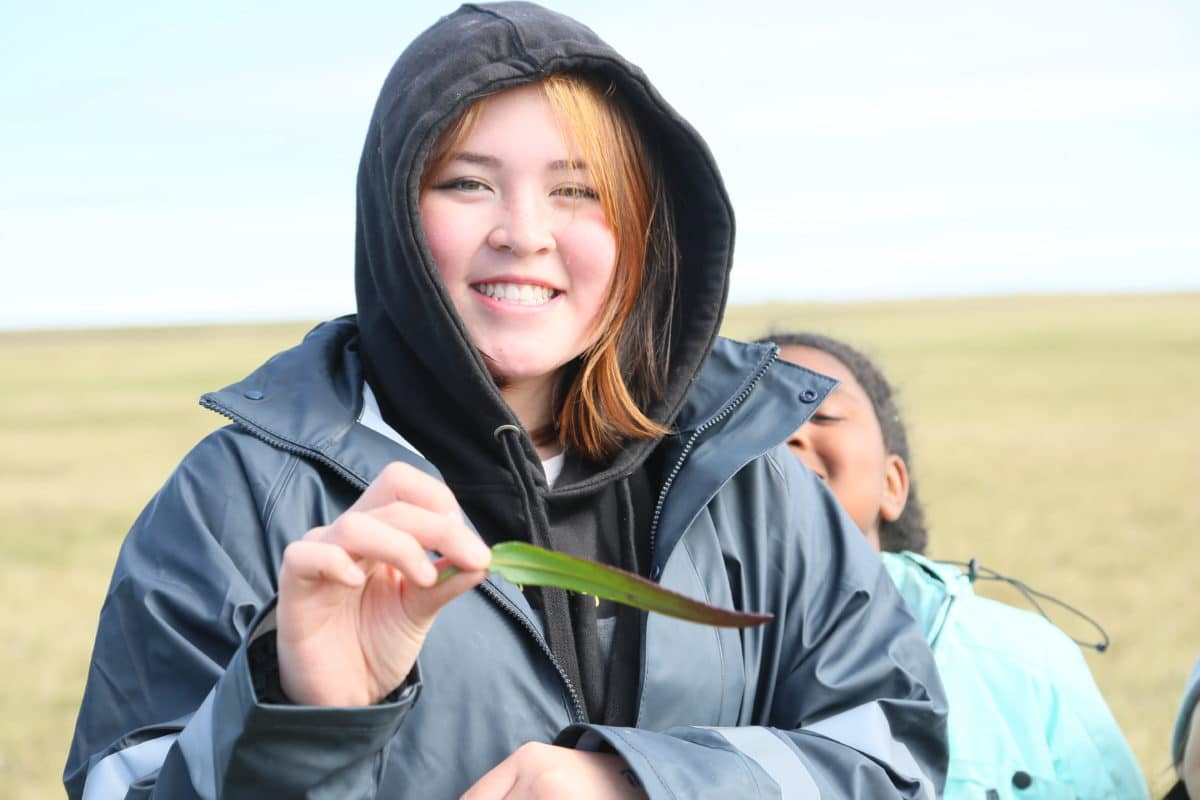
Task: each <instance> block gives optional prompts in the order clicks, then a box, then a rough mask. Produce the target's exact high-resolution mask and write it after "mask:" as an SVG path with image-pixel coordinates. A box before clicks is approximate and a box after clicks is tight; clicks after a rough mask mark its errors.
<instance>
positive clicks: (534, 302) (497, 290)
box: [471, 281, 562, 306]
mask: <svg viewBox="0 0 1200 800" xmlns="http://www.w3.org/2000/svg"><path fill="white" fill-rule="evenodd" d="M471 288H472V289H473V290H475V291H476V292H479V293H480V294H481V295H483V296H484V297H490V298H492V299H493V300H499V301H501V302H505V303H515V304H516V305H521V306H540V305H545V304H546V303H549V302H550V301H551V300H553V299H554V298H555V297H557V296H558V295H560V294H562V292H560V291H558V290H557V289H551V288H550V287H549V286H542V285H540V284H534V283H510V282H507V281H492V282H487V283H473V284H471Z"/></svg>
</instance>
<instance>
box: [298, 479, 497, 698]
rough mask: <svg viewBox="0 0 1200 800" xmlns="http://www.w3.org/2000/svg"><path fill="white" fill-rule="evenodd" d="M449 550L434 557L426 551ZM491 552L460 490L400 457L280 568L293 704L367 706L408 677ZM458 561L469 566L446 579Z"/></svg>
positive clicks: (311, 534)
mask: <svg viewBox="0 0 1200 800" xmlns="http://www.w3.org/2000/svg"><path fill="white" fill-rule="evenodd" d="M430 550H432V551H436V552H438V553H440V554H441V555H442V558H441V559H439V560H438V561H437V562H433V561H431V560H430V559H429V557H428V556H427V555H426V551H430ZM490 560H491V551H490V550H489V549H488V548H487V546H486V545H485V544H484V543H483V542H482V541H481V540H480V539H479V537H478V536H476V535H475V534H474V533H473V532H472V531H471V530H470V529H469V528H468V527H467V526H466V524H465V523H464V522H463V516H462V511H461V510H460V509H459V507H458V502H457V501H456V500H455V499H454V495H453V494H452V493H451V492H450V489H449V488H447V487H446V486H445V485H444V484H442V483H440V482H439V481H437V480H436V479H434V478H432V477H430V476H429V475H426V474H425V473H423V472H421V471H420V470H418V469H416V468H415V467H411V466H409V465H407V464H403V463H398V462H397V463H393V464H390V465H389V466H388V467H387V468H385V469H384V470H383V472H381V473H380V474H379V477H377V478H376V479H375V480H374V481H373V482H372V483H371V485H370V486H368V487H367V489H366V491H364V492H363V493H362V496H361V497H359V499H358V501H357V502H356V503H355V504H354V505H353V506H351V507H350V508H349V509H348V510H347V511H346V512H345V513H343V514H342V515H341V516H340V517H338V518H337V519H336V520H334V521H333V524H332V525H329V526H326V527H320V528H313V529H312V530H311V531H309V532H308V533H307V534H306V535H305V536H304V538H303V539H301V540H300V541H297V542H293V543H292V544H290V545H288V547H287V549H286V550H284V553H283V567H282V569H281V570H280V573H279V602H278V606H277V612H276V619H277V624H278V630H277V632H276V637H277V649H278V654H279V676H280V683H281V686H282V689H283V691H284V693H285V694H287V696H288V698H290V699H291V700H292V702H294V703H299V704H302V705H318V706H361V705H371V704H374V703H377V702H379V701H380V700H381V699H383V698H384V697H386V696H387V695H388V694H389V693H391V692H392V691H393V690H395V689H396V688H397V687H398V686H400V685H401V683H403V681H404V679H405V678H406V677H407V676H408V674H409V672H410V671H411V670H412V667H413V664H414V663H415V662H416V659H417V653H418V652H420V650H421V645H422V644H423V643H424V641H425V634H426V633H427V632H428V631H429V628H430V626H431V625H432V624H433V619H434V616H436V614H437V612H438V611H439V610H441V608H442V606H444V605H445V604H446V603H448V602H450V601H451V600H453V599H454V598H455V597H457V596H458V595H460V594H462V593H463V592H465V591H467V590H469V589H471V588H473V587H474V586H476V585H477V584H479V583H480V582H481V581H482V580H483V579H484V578H485V577H486V576H487V566H488V563H489V561H490ZM450 564H453V565H454V566H457V567H458V568H459V569H461V570H462V572H459V573H457V574H455V575H454V576H452V577H450V578H448V579H447V580H445V581H443V582H442V583H440V584H438V583H437V576H438V573H439V572H440V571H441V570H442V569H444V568H445V567H446V566H447V565H450Z"/></svg>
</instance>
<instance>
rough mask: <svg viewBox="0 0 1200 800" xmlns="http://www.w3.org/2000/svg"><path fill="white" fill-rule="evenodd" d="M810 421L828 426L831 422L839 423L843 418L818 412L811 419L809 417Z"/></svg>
mask: <svg viewBox="0 0 1200 800" xmlns="http://www.w3.org/2000/svg"><path fill="white" fill-rule="evenodd" d="M809 419H810V420H811V421H812V422H815V423H817V424H818V425H827V424H829V423H830V422H837V421H838V420H840V419H841V417H838V416H834V415H833V414H822V413H821V412H820V411H818V412H817V413H816V414H813V415H812V416H811V417H809Z"/></svg>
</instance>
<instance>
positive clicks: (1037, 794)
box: [768, 332, 1148, 800]
mask: <svg viewBox="0 0 1200 800" xmlns="http://www.w3.org/2000/svg"><path fill="white" fill-rule="evenodd" d="M768 338H769V339H770V340H771V341H773V342H776V343H777V344H779V345H781V347H780V358H782V359H784V360H786V361H789V362H791V363H793V364H798V365H800V366H802V367H806V368H808V369H811V370H815V371H817V372H819V373H821V374H823V375H828V376H829V377H831V378H835V379H837V380H838V381H839V382H840V383H839V385H838V388H836V389H834V390H833V392H831V393H830V394H829V396H828V398H827V399H826V400H825V402H824V403H822V404H821V407H820V408H819V409H817V411H816V413H815V414H813V415H812V416H811V417H810V418H809V419H808V420H807V421H805V422H804V424H803V425H801V426H800V427H798V428H797V429H796V430H795V431H793V432H792V434H791V436H789V437H788V446H789V447H790V448H791V450H792V453H793V454H794V455H795V456H796V458H797V459H798V460H799V461H801V462H803V463H804V465H805V466H807V467H808V468H809V469H810V470H811V471H812V472H813V474H814V475H816V476H817V477H818V478H820V479H821V480H822V481H823V482H824V483H825V484H826V485H827V486H828V487H829V489H830V491H831V492H832V493H833V494H834V496H835V497H837V499H838V501H839V502H840V503H841V504H842V505H843V507H845V509H846V512H847V513H848V514H849V515H850V517H851V518H852V519H853V520H854V523H855V525H857V526H858V528H859V530H861V531H862V532H863V534H864V535H865V537H866V538H867V540H868V541H869V542H870V543H871V546H872V547H874V548H875V549H876V550H882V551H883V561H884V565H885V566H886V568H887V570H888V573H889V574H890V575H891V576H892V578H893V579H894V580H895V581H896V585H897V587H898V588H899V589H900V592H901V594H902V595H903V597H904V599H905V601H906V602H907V603H908V606H909V608H910V609H911V610H912V612H913V614H914V615H915V616H916V617H917V619H918V621H920V622H921V624H922V626H923V627H924V629H925V635H926V637H927V639H928V640H929V644H930V646H931V647H932V648H933V652H934V655H935V656H936V658H937V664H938V669H939V670H940V671H941V675H942V680H943V682H944V683H945V686H946V694H947V699H948V700H949V702H950V725H949V732H950V768H949V771H948V773H947V775H946V787H945V795H944V796H945V797H946V798H947V800H970V799H971V798H989V799H994V800H1004V799H1008V800H1033V799H1034V798H1058V797H1073V798H1079V799H1080V800H1084V799H1085V798H1087V799H1089V800H1102V799H1104V798H1118V797H1119V798H1129V800H1138V799H1139V798H1146V797H1147V796H1148V795H1147V790H1146V783H1145V780H1144V778H1143V777H1142V774H1141V770H1140V768H1139V767H1138V764H1137V761H1136V760H1134V757H1133V753H1132V752H1131V751H1130V749H1129V745H1128V744H1127V743H1126V741H1125V737H1124V735H1123V734H1122V733H1121V729H1120V728H1119V727H1118V726H1117V722H1116V720H1115V719H1113V716H1112V712H1110V711H1109V709H1108V705H1107V704H1106V703H1105V702H1104V698H1103V696H1101V694H1100V690H1099V689H1098V688H1097V686H1096V683H1095V681H1094V680H1093V678H1092V674H1091V671H1090V670H1089V669H1088V665H1087V662H1086V661H1085V660H1084V658H1083V654H1082V653H1081V652H1080V650H1079V647H1078V645H1076V644H1075V642H1073V641H1072V640H1071V639H1070V638H1069V637H1068V636H1067V635H1066V634H1065V633H1063V632H1062V631H1061V630H1059V629H1058V628H1056V627H1055V626H1054V625H1053V624H1052V623H1051V622H1049V621H1048V620H1047V619H1045V618H1043V617H1041V616H1038V615H1036V614H1032V613H1030V612H1027V611H1022V610H1020V609H1017V608H1013V607H1011V606H1008V605H1005V604H1003V603H999V602H997V601H994V600H989V599H987V598H984V597H979V596H977V595H976V594H975V591H974V588H973V586H972V581H973V578H970V577H968V575H966V574H964V573H963V572H962V571H961V570H959V569H958V567H956V566H955V565H953V564H949V563H940V562H936V561H932V560H930V559H928V558H925V556H924V555H923V554H924V552H925V545H926V540H927V539H928V536H927V533H926V530H925V518H924V510H923V509H922V507H921V504H920V501H919V500H918V498H917V494H916V489H915V487H914V482H913V479H912V476H911V474H910V472H909V470H910V464H911V457H910V455H909V448H908V433H907V431H906V429H905V425H904V421H903V420H902V419H901V417H900V414H899V411H898V409H897V407H896V401H895V397H894V392H893V390H892V386H891V384H890V383H889V382H888V380H887V378H886V377H885V376H884V375H883V373H882V372H881V371H880V370H879V369H878V367H876V366H875V364H874V363H872V362H871V360H870V359H869V358H867V357H866V356H865V355H863V354H862V353H861V352H859V351H858V350H856V349H855V348H853V347H851V346H850V345H848V344H846V343H845V342H843V341H840V340H838V339H833V338H830V337H828V336H823V335H821V334H816V333H802V332H794V333H777V334H774V335H772V336H770V337H768Z"/></svg>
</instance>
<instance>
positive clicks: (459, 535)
mask: <svg viewBox="0 0 1200 800" xmlns="http://www.w3.org/2000/svg"><path fill="white" fill-rule="evenodd" d="M367 513H368V514H370V515H371V516H373V517H375V518H376V519H378V520H380V521H381V522H384V523H385V524H387V525H390V526H391V527H393V528H396V529H398V530H401V531H403V532H404V533H406V534H408V535H409V536H411V537H413V538H414V539H416V540H417V542H418V543H420V545H421V546H422V547H423V548H425V549H426V550H430V551H434V552H436V553H440V554H441V555H443V556H445V557H446V558H448V559H450V561H451V563H453V564H454V565H455V566H457V567H460V568H461V569H465V570H476V569H485V568H486V567H487V566H488V564H490V563H491V560H492V552H491V550H490V549H489V548H488V546H487V545H486V544H484V543H483V540H481V539H480V538H479V537H478V536H477V535H476V534H475V532H474V531H472V530H471V529H470V528H468V527H467V525H466V523H464V522H463V521H462V516H461V515H460V514H458V513H457V512H454V513H451V514H442V513H439V512H436V511H430V510H429V509H427V508H422V507H420V506H415V505H412V504H411V503H407V502H403V501H396V502H393V503H388V504H386V505H382V506H378V507H376V508H373V509H371V510H370V511H368V512H367Z"/></svg>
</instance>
